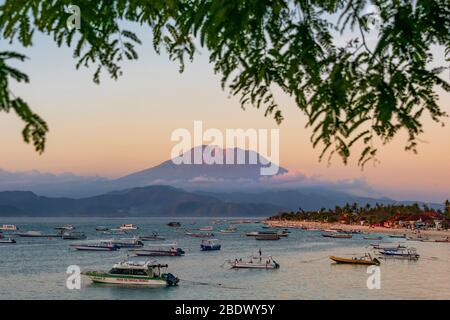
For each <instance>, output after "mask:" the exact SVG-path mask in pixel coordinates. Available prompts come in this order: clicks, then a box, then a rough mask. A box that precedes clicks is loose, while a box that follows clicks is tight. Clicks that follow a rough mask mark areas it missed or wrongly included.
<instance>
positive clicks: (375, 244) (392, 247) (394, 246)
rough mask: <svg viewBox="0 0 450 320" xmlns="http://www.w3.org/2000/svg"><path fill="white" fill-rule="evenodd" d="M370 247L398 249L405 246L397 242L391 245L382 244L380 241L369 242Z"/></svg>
mask: <svg viewBox="0 0 450 320" xmlns="http://www.w3.org/2000/svg"><path fill="white" fill-rule="evenodd" d="M370 245H371V247H372V248H374V249H378V250H390V251H394V250H398V249H406V246H404V245H401V244H398V245H391V246H383V245H384V244H381V243H371V244H370Z"/></svg>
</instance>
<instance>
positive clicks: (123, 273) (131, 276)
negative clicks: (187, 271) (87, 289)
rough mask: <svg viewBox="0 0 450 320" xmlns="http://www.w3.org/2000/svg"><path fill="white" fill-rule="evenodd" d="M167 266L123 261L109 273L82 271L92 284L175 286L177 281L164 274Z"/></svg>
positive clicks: (146, 262)
mask: <svg viewBox="0 0 450 320" xmlns="http://www.w3.org/2000/svg"><path fill="white" fill-rule="evenodd" d="M167 267H168V265H167V264H155V263H153V262H151V261H145V262H133V261H123V262H119V263H116V264H114V265H113V267H112V269H111V270H109V271H106V272H105V271H83V272H82V275H84V276H87V277H88V278H90V279H91V280H92V282H94V283H108V284H120V285H139V286H146V287H165V286H176V285H177V284H178V282H179V279H178V278H177V277H175V276H174V275H173V274H171V273H166V272H165V270H166V268H167Z"/></svg>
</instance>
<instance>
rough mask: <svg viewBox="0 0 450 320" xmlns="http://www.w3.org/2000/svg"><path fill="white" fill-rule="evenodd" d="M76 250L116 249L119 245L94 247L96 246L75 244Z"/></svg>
mask: <svg viewBox="0 0 450 320" xmlns="http://www.w3.org/2000/svg"><path fill="white" fill-rule="evenodd" d="M74 248H75V249H76V250H79V251H116V250H117V249H118V248H117V247H106V246H105V247H100V246H97V247H94V246H74Z"/></svg>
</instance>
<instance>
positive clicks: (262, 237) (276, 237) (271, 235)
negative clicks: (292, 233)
mask: <svg viewBox="0 0 450 320" xmlns="http://www.w3.org/2000/svg"><path fill="white" fill-rule="evenodd" d="M255 239H256V240H280V235H279V234H277V233H268V234H259V235H257V236H256V237H255Z"/></svg>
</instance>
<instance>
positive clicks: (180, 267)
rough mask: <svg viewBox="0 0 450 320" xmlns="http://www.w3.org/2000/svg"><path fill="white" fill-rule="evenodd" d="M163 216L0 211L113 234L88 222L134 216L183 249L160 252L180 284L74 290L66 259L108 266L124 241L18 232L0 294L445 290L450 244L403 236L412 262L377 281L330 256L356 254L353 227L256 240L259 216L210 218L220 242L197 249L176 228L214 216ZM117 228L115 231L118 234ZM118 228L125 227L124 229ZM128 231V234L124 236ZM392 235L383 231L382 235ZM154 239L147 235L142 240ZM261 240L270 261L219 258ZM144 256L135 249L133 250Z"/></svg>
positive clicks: (300, 295)
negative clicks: (335, 234) (76, 243)
mask: <svg viewBox="0 0 450 320" xmlns="http://www.w3.org/2000/svg"><path fill="white" fill-rule="evenodd" d="M170 220H172V219H161V218H139V219H137V218H131V219H126V220H125V219H104V218H70V219H69V218H39V219H37V218H16V219H12V218H3V219H2V220H1V221H0V224H9V223H13V224H17V225H18V226H19V227H20V229H21V231H24V230H41V231H44V232H54V230H53V228H54V227H56V226H61V225H64V224H67V223H70V224H73V225H75V226H76V231H81V232H84V233H86V234H87V236H88V239H108V238H111V236H106V235H102V234H101V233H99V232H96V231H95V227H96V226H100V225H102V226H108V227H117V226H119V225H120V224H122V223H134V224H137V225H138V226H139V228H140V229H139V230H138V232H136V234H139V233H140V234H150V233H151V232H153V231H157V232H158V233H159V234H161V235H162V236H165V237H166V239H167V241H177V242H178V244H179V246H180V247H181V248H182V249H184V250H185V251H186V255H185V256H184V257H167V258H159V259H158V261H159V262H161V263H168V264H169V271H170V272H172V273H173V274H175V275H176V276H178V277H179V278H180V279H182V281H180V285H179V286H178V287H171V288H159V289H149V288H136V287H120V286H111V285H101V284H92V283H90V281H89V279H87V278H83V279H82V288H81V289H80V290H69V289H67V288H66V278H67V276H68V275H67V274H66V269H67V267H68V266H69V265H79V266H80V267H81V269H82V270H83V269H99V270H108V269H109V268H110V267H111V266H112V264H113V263H115V262H117V261H120V260H123V259H126V258H127V251H126V249H122V250H119V251H116V252H80V251H75V250H73V249H69V244H70V243H71V242H72V241H68V240H62V239H58V238H55V239H47V238H19V237H16V240H17V244H15V245H1V244H0V299H450V244H448V243H422V242H409V241H408V242H407V244H408V245H410V246H414V247H415V248H417V251H418V253H419V254H420V255H421V258H420V259H419V261H417V262H412V261H403V260H382V263H381V266H380V267H381V289H379V290H377V289H374V290H369V289H368V288H367V285H366V282H367V279H368V277H369V276H370V274H368V273H367V268H366V267H364V266H348V265H335V264H334V263H332V261H331V260H329V258H328V257H329V256H330V255H336V256H349V257H351V256H357V255H363V254H364V253H365V252H368V250H369V249H368V247H367V246H368V244H369V243H370V242H373V241H367V240H364V239H363V238H362V236H361V235H355V236H354V237H353V239H329V238H323V237H322V236H321V233H320V232H319V231H303V230H295V229H291V234H290V236H289V237H287V238H283V239H281V240H279V241H257V240H255V239H253V238H252V237H246V236H245V235H244V233H245V232H248V231H255V230H260V229H261V225H259V224H240V225H236V227H237V229H238V230H237V232H236V233H235V234H220V233H219V232H218V230H220V229H223V228H225V227H226V226H227V225H228V224H227V223H226V222H221V223H217V224H214V229H215V236H216V237H217V238H218V239H220V240H221V243H222V250H221V251H214V252H201V251H200V241H201V240H200V239H198V238H192V237H188V236H186V235H184V229H185V228H187V229H191V228H199V227H202V226H206V225H212V220H211V219H199V218H175V219H173V220H175V221H180V222H181V223H182V228H180V229H174V228H170V227H168V226H166V223H167V222H168V221H170ZM116 237H119V236H116ZM122 237H123V236H122ZM127 237H128V236H127ZM392 240H393V239H389V238H388V237H386V238H385V240H384V241H392ZM146 243H153V242H146ZM259 248H262V251H263V254H264V255H272V256H273V257H274V258H275V259H276V260H277V261H278V262H279V263H280V265H281V268H280V269H278V270H231V269H229V268H228V267H227V265H226V263H225V261H226V260H227V259H234V258H236V257H237V258H239V257H246V256H249V255H250V254H252V253H257V252H258V250H259ZM141 259H142V258H141Z"/></svg>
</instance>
